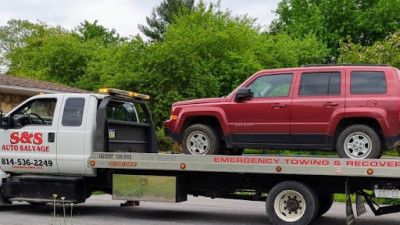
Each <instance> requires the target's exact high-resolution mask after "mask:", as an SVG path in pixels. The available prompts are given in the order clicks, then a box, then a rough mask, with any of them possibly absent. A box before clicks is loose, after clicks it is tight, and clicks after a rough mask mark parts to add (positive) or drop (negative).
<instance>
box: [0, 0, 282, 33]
mask: <svg viewBox="0 0 400 225" xmlns="http://www.w3.org/2000/svg"><path fill="white" fill-rule="evenodd" d="M198 1H199V0H196V2H198ZM210 1H211V2H214V3H216V2H217V0H205V2H210ZM161 2H162V0H0V26H4V25H6V23H7V21H8V20H10V19H23V20H28V21H30V22H37V21H42V22H45V23H46V24H48V25H51V26H58V25H60V26H61V27H63V28H66V29H73V28H75V27H77V26H79V24H80V23H82V22H83V21H85V20H87V21H89V22H93V21H95V20H98V24H100V25H102V26H104V27H106V28H108V29H110V30H111V29H115V30H116V31H117V33H119V34H120V35H121V36H124V37H129V36H135V35H137V34H140V31H139V29H138V24H143V25H147V24H146V16H149V15H150V14H151V12H152V9H153V8H154V7H157V6H158V5H159V4H160V3H161ZM278 2H279V0H221V8H222V9H224V10H225V9H229V10H230V11H231V12H232V14H233V15H245V14H247V15H248V16H250V17H252V18H257V23H258V24H259V25H261V26H264V27H267V26H268V25H269V24H270V23H271V21H272V20H273V19H274V18H276V15H275V13H273V11H274V10H275V9H276V7H277V5H278ZM141 36H142V37H143V35H141Z"/></svg>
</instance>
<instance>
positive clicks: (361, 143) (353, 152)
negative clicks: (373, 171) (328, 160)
mask: <svg viewBox="0 0 400 225" xmlns="http://www.w3.org/2000/svg"><path fill="white" fill-rule="evenodd" d="M336 149H337V152H338V154H339V156H340V157H341V158H353V159H376V158H379V157H380V156H381V142H380V139H379V136H378V134H377V133H376V132H375V131H374V130H373V129H372V128H371V127H368V126H366V125H361V124H357V125H352V126H349V127H347V128H346V129H344V130H343V131H342V133H340V135H339V138H338V140H337V142H336Z"/></svg>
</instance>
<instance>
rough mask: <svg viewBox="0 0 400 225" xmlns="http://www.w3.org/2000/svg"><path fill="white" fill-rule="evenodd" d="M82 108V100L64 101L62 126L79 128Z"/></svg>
mask: <svg viewBox="0 0 400 225" xmlns="http://www.w3.org/2000/svg"><path fill="white" fill-rule="evenodd" d="M84 107H85V99H84V98H68V99H67V100H66V101H65V107H64V112H63V118H62V125H63V126H69V127H79V126H81V125H82V117H83V109H84Z"/></svg>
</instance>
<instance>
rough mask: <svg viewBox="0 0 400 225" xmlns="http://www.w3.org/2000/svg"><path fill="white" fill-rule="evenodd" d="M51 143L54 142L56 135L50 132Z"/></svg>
mask: <svg viewBox="0 0 400 225" xmlns="http://www.w3.org/2000/svg"><path fill="white" fill-rule="evenodd" d="M47 138H48V141H49V142H54V139H55V134H54V133H52V132H50V133H49V134H48V136H47Z"/></svg>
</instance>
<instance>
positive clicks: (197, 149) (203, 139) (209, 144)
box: [182, 124, 220, 155]
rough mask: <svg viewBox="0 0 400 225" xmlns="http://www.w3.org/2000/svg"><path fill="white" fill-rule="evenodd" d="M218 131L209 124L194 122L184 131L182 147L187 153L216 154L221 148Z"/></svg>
mask: <svg viewBox="0 0 400 225" xmlns="http://www.w3.org/2000/svg"><path fill="white" fill-rule="evenodd" d="M219 142H220V141H219V138H218V135H217V132H216V131H215V130H214V129H213V128H212V127H211V126H209V125H206V124H194V125H191V126H190V127H188V128H187V129H186V130H185V131H184V132H183V140H182V147H183V152H184V153H185V154H191V155H215V154H217V153H218V150H219V145H220V143H219Z"/></svg>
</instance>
